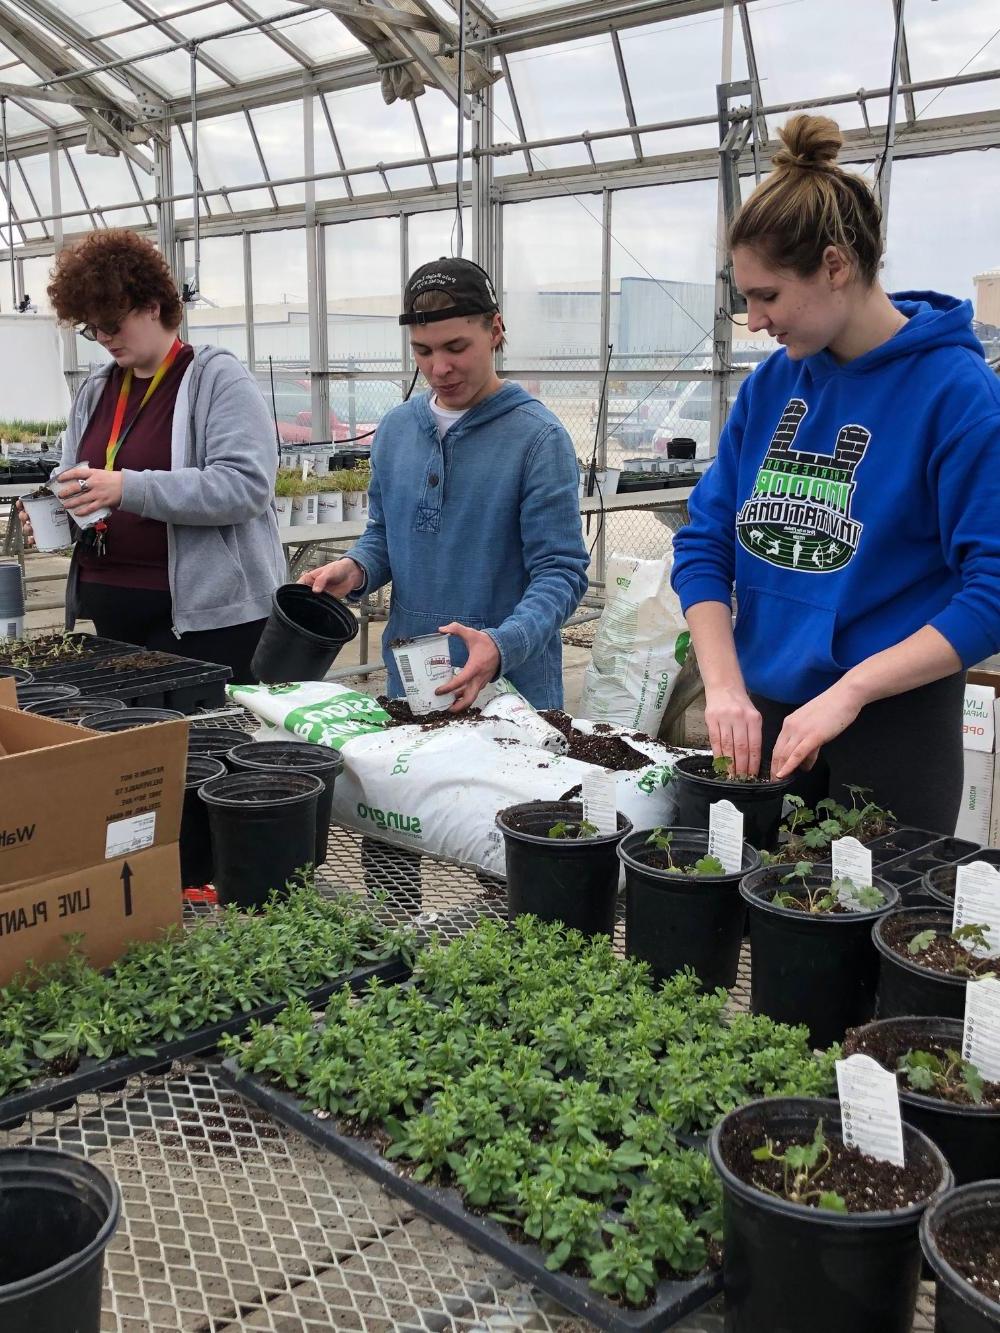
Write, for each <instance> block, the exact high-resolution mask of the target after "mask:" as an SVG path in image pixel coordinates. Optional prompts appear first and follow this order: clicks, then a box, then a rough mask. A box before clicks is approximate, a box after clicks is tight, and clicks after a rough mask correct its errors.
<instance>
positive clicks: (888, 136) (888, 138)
mask: <svg viewBox="0 0 1000 1333" xmlns="http://www.w3.org/2000/svg"><path fill="white" fill-rule="evenodd" d="M905 2H906V0H896V3H895V4H894V5H893V9H894V11H895V15H896V27H895V31H894V32H893V36H892V69H891V70H890V72H889V111H888V114H887V115H886V118H885V143H884V144H883V145H882V153H881V155H880V157H879V162H878V170H877V171H876V172H875V188H876V190H877V189H878V188H879V185H880V184H881V183H882V172H883V170H884V169H885V164H886V160H887V159H888V157H889V149H890V148H891V147H892V144H893V140H894V139H895V135H896V116H895V110H896V98H897V96H898V88H899V70H900V61H901V59H902V45H903V31H904V29H903V5H904V4H905Z"/></svg>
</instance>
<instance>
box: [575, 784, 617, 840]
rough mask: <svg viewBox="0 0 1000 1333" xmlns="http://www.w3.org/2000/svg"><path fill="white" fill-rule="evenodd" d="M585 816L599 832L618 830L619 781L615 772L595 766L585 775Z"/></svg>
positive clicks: (614, 831)
mask: <svg viewBox="0 0 1000 1333" xmlns="http://www.w3.org/2000/svg"><path fill="white" fill-rule="evenodd" d="M583 817H584V819H585V820H586V822H587V823H588V824H593V825H594V827H595V828H596V829H597V831H598V833H616V832H617V831H618V783H617V780H616V778H615V775H614V773H606V772H605V771H604V769H602V768H595V769H593V771H592V772H590V773H587V774H585V775H584V779H583Z"/></svg>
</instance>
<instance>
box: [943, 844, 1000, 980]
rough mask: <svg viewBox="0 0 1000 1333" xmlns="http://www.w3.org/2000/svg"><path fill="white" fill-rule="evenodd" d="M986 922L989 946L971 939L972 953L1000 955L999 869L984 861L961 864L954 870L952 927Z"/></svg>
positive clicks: (987, 955) (980, 924) (986, 955)
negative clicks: (972, 941) (973, 941)
mask: <svg viewBox="0 0 1000 1333" xmlns="http://www.w3.org/2000/svg"><path fill="white" fill-rule="evenodd" d="M971 925H977V926H983V927H985V932H986V947H985V948H984V947H983V946H982V945H980V944H975V943H970V944H967V945H966V948H968V950H969V952H970V953H974V954H978V955H979V957H980V958H995V957H997V955H1000V870H996V869H994V867H993V866H991V865H987V863H986V862H985V861H973V862H972V864H971V865H967V866H959V867H958V868H957V870H956V872H955V915H954V918H953V919H952V926H951V928H952V930H958V929H959V928H960V927H962V926H971Z"/></svg>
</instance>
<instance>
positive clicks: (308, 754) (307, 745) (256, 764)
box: [226, 740, 344, 866]
mask: <svg viewBox="0 0 1000 1333" xmlns="http://www.w3.org/2000/svg"><path fill="white" fill-rule="evenodd" d="M226 763H227V765H228V766H229V768H230V769H231V770H233V771H235V772H239V771H240V770H241V769H249V770H259V769H272V768H280V769H281V770H282V771H283V772H285V773H288V772H292V773H314V774H315V775H316V777H318V778H321V779H322V781H323V794H322V795H321V796H320V798H319V803H318V805H317V807H316V857H315V862H314V863H315V864H316V865H318V866H321V865H325V864H326V851H327V841H328V840H329V835H330V818H331V812H332V807H333V787H334V783H335V782H336V781H337V774H338V773H342V772H343V770H344V759H343V756H342V755H341V753H340V751H339V750H331V749H330V748H329V747H328V746H326V745H313V744H311V742H309V741H293V740H288V741H250V742H249V744H243V745H237V746H236V747H235V748H234V749H232V750H230V751H229V753H228V754H227V756H226Z"/></svg>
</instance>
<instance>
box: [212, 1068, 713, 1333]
mask: <svg viewBox="0 0 1000 1333" xmlns="http://www.w3.org/2000/svg"><path fill="white" fill-rule="evenodd" d="M221 1073H222V1080H223V1082H225V1083H227V1084H228V1085H229V1087H231V1088H233V1089H235V1091H236V1092H238V1093H239V1094H240V1095H241V1096H242V1097H245V1098H246V1100H247V1101H250V1102H253V1103H254V1104H255V1105H257V1106H259V1107H261V1108H262V1109H263V1110H264V1111H266V1112H267V1113H268V1115H270V1116H273V1117H274V1119H276V1120H280V1121H281V1123H282V1124H283V1125H287V1126H288V1128H289V1129H294V1130H297V1131H298V1133H300V1134H303V1135H304V1136H305V1137H306V1138H307V1139H310V1140H311V1141H312V1142H313V1143H315V1144H318V1145H319V1146H320V1147H321V1148H328V1149H329V1150H330V1152H332V1153H335V1154H336V1155H337V1156H338V1157H340V1158H342V1159H343V1160H344V1161H345V1162H347V1163H349V1165H351V1166H353V1167H356V1168H357V1169H358V1170H359V1171H363V1172H364V1173H365V1175H367V1176H369V1177H370V1178H371V1179H372V1180H374V1181H376V1182H377V1183H378V1184H379V1185H381V1186H382V1187H383V1189H386V1190H388V1191H389V1193H390V1194H395V1195H397V1197H399V1198H401V1199H404V1200H405V1201H406V1202H407V1203H409V1204H411V1205H412V1206H413V1207H414V1208H416V1209H417V1211H418V1212H421V1213H423V1214H424V1216H425V1217H429V1218H431V1220H432V1221H434V1222H440V1223H441V1225H442V1226H445V1227H447V1228H448V1229H449V1231H453V1232H455V1234H456V1235H458V1236H461V1237H462V1238H463V1240H467V1241H468V1242H469V1244H470V1245H472V1246H474V1248H475V1249H477V1250H480V1251H481V1252H482V1253H484V1254H488V1255H490V1256H491V1257H492V1258H494V1259H498V1260H499V1261H500V1263H502V1264H503V1265H504V1267H506V1268H509V1269H510V1270H511V1271H512V1272H514V1273H516V1274H517V1275H518V1276H519V1277H522V1278H525V1279H526V1280H527V1281H529V1282H530V1283H531V1284H532V1285H533V1286H535V1287H537V1288H539V1290H541V1291H544V1292H545V1293H546V1294H547V1295H549V1296H552V1297H553V1298H554V1299H555V1300H557V1301H559V1302H560V1304H562V1305H564V1306H566V1308H567V1309H568V1310H572V1311H573V1313H574V1314H577V1315H579V1316H580V1317H581V1318H583V1319H586V1320H588V1321H589V1322H590V1323H591V1324H592V1325H593V1327H594V1328H598V1329H603V1330H606V1333H656V1330H659V1329H665V1328H670V1327H671V1326H672V1325H673V1324H676V1323H677V1321H678V1320H679V1319H682V1318H683V1317H684V1316H685V1315H687V1314H690V1313H691V1312H692V1311H693V1310H697V1309H699V1308H700V1307H701V1306H702V1305H704V1304H705V1303H706V1302H707V1301H709V1300H711V1298H712V1297H713V1296H715V1295H716V1294H717V1293H718V1292H719V1291H721V1290H722V1272H721V1270H720V1271H718V1272H709V1273H704V1274H702V1275H701V1276H699V1277H694V1278H690V1279H688V1280H686V1281H680V1282H661V1283H660V1284H659V1286H658V1287H657V1288H656V1293H655V1299H654V1300H653V1302H652V1303H651V1304H650V1305H648V1306H646V1307H644V1308H643V1309H641V1310H633V1309H629V1308H628V1307H626V1306H623V1305H619V1304H616V1303H615V1302H614V1301H610V1300H607V1299H606V1298H605V1297H603V1296H601V1295H600V1293H599V1292H596V1291H594V1290H593V1288H592V1287H591V1286H590V1285H589V1283H588V1282H586V1281H585V1279H583V1278H576V1277H570V1276H568V1275H567V1274H565V1273H552V1272H550V1271H549V1270H548V1269H547V1268H546V1267H545V1254H544V1252H543V1251H542V1250H541V1249H539V1247H538V1246H537V1245H530V1244H519V1243H518V1242H517V1241H515V1240H513V1239H512V1238H511V1237H510V1235H508V1233H507V1231H506V1230H505V1229H504V1228H503V1227H502V1226H501V1225H500V1223H499V1222H494V1221H492V1220H491V1219H490V1218H488V1217H483V1216H481V1215H480V1214H478V1213H473V1212H470V1211H469V1210H468V1209H467V1208H466V1207H465V1205H464V1203H463V1202H462V1198H461V1195H460V1194H459V1193H458V1191H457V1190H452V1189H442V1188H440V1187H438V1186H436V1185H426V1184H419V1183H417V1182H416V1181H414V1180H412V1179H411V1178H410V1177H408V1176H406V1175H404V1174H402V1173H401V1171H400V1169H399V1168H398V1167H397V1166H396V1164H395V1163H394V1162H390V1161H387V1160H386V1159H385V1158H384V1157H383V1156H382V1155H381V1153H380V1152H379V1151H378V1149H377V1148H376V1147H375V1146H374V1144H372V1143H370V1142H369V1141H368V1140H366V1139H362V1138H355V1137H354V1136H353V1135H350V1134H344V1133H342V1132H341V1131H340V1130H339V1129H338V1128H337V1126H336V1122H335V1121H334V1120H332V1119H320V1118H319V1117H318V1116H316V1115H314V1114H313V1113H312V1112H311V1111H308V1110H307V1109H306V1108H305V1105H304V1104H303V1102H302V1101H301V1100H300V1099H299V1098H298V1097H295V1096H293V1095H292V1094H291V1093H288V1092H282V1091H280V1090H279V1089H277V1088H273V1087H271V1086H270V1085H269V1084H267V1083H264V1082H263V1081H262V1080H260V1079H259V1078H256V1077H253V1076H252V1075H249V1074H244V1073H242V1072H241V1071H240V1069H239V1068H238V1067H237V1065H236V1062H235V1061H234V1060H226V1061H224V1062H223V1064H222V1070H221Z"/></svg>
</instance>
